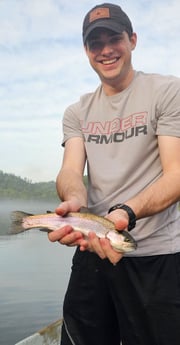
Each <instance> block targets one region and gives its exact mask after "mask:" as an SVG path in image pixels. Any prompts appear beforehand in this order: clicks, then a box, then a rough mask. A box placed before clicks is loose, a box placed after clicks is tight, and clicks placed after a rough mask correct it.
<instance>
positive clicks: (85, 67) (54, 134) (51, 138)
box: [0, 0, 180, 182]
mask: <svg viewBox="0 0 180 345" xmlns="http://www.w3.org/2000/svg"><path fill="white" fill-rule="evenodd" d="M99 3H102V2H101V1H100V2H99V1H96V0H94V1H91V0H78V1H70V0H69V1H68V0H0V120H1V121H0V160H1V164H0V170H3V171H4V172H7V173H13V174H15V175H17V176H21V177H22V178H27V179H29V180H31V181H33V182H39V181H50V180H55V178H56V175H57V173H58V170H59V168H60V165H61V162H62V155H63V148H61V140H62V127H61V123H62V117H63V113H64V110H65V108H66V107H67V106H68V105H69V104H71V103H73V102H75V101H76V100H78V99H79V97H80V95H81V94H83V93H86V92H89V91H93V90H94V89H96V87H97V86H98V84H99V79H98V77H97V76H96V75H95V73H94V71H92V69H91V68H90V67H89V63H88V60H87V57H86V56H85V54H84V50H83V45H82V39H81V27H82V21H83V18H84V16H85V14H86V12H87V11H88V10H89V9H90V8H91V7H93V6H95V5H97V4H99ZM113 3H116V4H119V5H120V6H121V7H122V8H123V9H124V10H125V11H126V12H127V14H128V15H129V17H130V18H131V20H132V23H133V27H134V31H135V32H136V33H137V35H138V44H137V47H136V50H135V51H134V52H133V65H134V68H135V69H137V70H143V71H145V72H156V73H162V74H173V75H176V76H179V77H180V63H179V58H180V39H179V32H180V1H179V0H156V1H155V0H136V1H134V0H122V1H113Z"/></svg>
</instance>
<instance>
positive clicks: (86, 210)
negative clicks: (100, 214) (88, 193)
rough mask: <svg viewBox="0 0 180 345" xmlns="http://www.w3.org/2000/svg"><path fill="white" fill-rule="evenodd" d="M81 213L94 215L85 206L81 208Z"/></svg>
mask: <svg viewBox="0 0 180 345" xmlns="http://www.w3.org/2000/svg"><path fill="white" fill-rule="evenodd" d="M79 212H80V213H92V212H90V211H89V208H88V207H85V206H83V207H81V208H80V211H79Z"/></svg>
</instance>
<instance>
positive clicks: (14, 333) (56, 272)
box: [0, 201, 74, 345]
mask: <svg viewBox="0 0 180 345" xmlns="http://www.w3.org/2000/svg"><path fill="white" fill-rule="evenodd" d="M56 206H57V204H56V203H54V204H52V203H48V202H46V203H44V202H34V201H33V202H30V201H28V202H27V201H23V202H22V201H12V202H9V201H0V344H1V345H14V344H15V343H16V342H18V341H20V340H22V339H23V338H24V337H27V336H29V335H31V334H32V333H34V332H36V331H37V330H39V329H41V328H43V327H45V326H46V325H47V324H49V323H52V322H54V321H56V320H57V319H59V318H62V304H63V298H64V293H65V290H66V287H67V283H68V279H69V275H70V269H71V260H72V256H73V253H74V248H69V247H66V246H61V245H60V244H58V243H51V242H50V241H49V240H48V238H47V234H46V233H44V232H40V231H39V230H30V231H28V232H26V233H22V234H19V235H7V234H6V233H7V230H8V228H9V226H10V213H11V211H13V210H23V211H26V212H29V213H45V212H46V210H52V211H53V210H54V208H55V207H56Z"/></svg>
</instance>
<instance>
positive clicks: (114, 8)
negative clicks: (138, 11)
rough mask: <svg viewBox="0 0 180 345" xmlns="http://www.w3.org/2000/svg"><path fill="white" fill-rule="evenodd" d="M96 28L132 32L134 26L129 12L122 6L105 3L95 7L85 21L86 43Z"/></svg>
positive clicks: (84, 36)
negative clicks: (128, 14)
mask: <svg viewBox="0 0 180 345" xmlns="http://www.w3.org/2000/svg"><path fill="white" fill-rule="evenodd" d="M96 28H106V29H110V30H112V31H115V32H117V33H121V32H123V31H126V32H127V33H128V34H129V35H131V34H132V32H133V28H132V24H131V21H130V19H129V17H128V16H127V14H126V13H125V12H124V11H123V10H122V9H121V7H120V6H118V5H114V4H110V3H104V4H101V5H97V6H95V7H93V8H92V9H91V10H90V11H89V12H88V13H87V14H86V16H85V18H84V21H83V42H84V44H85V42H86V40H87V37H88V36H89V34H90V33H91V32H92V31H93V30H94V29H96Z"/></svg>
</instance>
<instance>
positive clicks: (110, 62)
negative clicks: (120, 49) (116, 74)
mask: <svg viewBox="0 0 180 345" xmlns="http://www.w3.org/2000/svg"><path fill="white" fill-rule="evenodd" d="M116 61H117V59H113V60H106V61H102V63H103V65H110V64H112V63H114V62H116Z"/></svg>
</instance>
